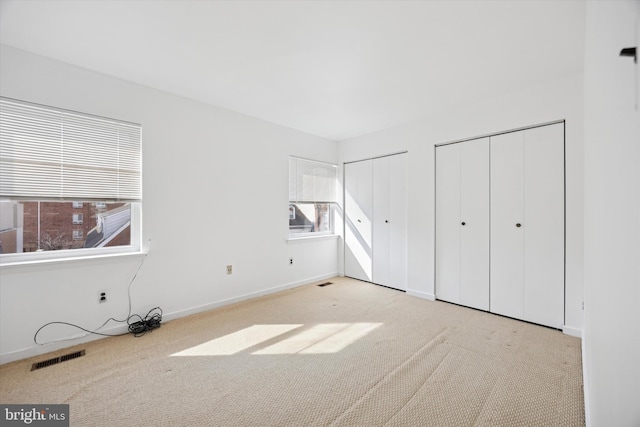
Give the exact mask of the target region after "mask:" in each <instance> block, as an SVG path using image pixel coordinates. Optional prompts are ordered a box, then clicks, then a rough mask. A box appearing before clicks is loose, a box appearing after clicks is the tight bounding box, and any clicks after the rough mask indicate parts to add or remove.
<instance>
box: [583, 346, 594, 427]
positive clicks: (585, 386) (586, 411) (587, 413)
mask: <svg viewBox="0 0 640 427" xmlns="http://www.w3.org/2000/svg"><path fill="white" fill-rule="evenodd" d="M586 359H587V351H586V349H585V340H584V339H583V340H582V392H583V394H584V419H585V425H586V427H590V426H591V425H592V424H591V409H590V406H589V381H588V380H587V360H586Z"/></svg>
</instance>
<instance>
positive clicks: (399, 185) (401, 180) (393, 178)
mask: <svg viewBox="0 0 640 427" xmlns="http://www.w3.org/2000/svg"><path fill="white" fill-rule="evenodd" d="M386 159H387V164H388V169H389V204H388V208H387V209H388V215H389V217H388V221H389V222H385V223H384V225H385V226H386V227H387V228H388V233H389V246H388V253H389V255H388V265H389V266H388V269H387V271H388V274H389V276H388V278H387V283H381V284H383V285H385V286H390V287H392V288H395V289H400V290H403V291H405V290H407V225H408V223H407V184H408V183H407V155H406V154H397V155H394V156H389V157H386ZM377 247H378V246H377V245H375V248H376V249H377ZM374 253H375V250H374ZM374 280H375V271H374Z"/></svg>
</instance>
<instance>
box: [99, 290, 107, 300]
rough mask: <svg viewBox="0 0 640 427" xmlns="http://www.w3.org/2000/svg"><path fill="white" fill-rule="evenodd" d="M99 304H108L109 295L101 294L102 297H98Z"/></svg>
mask: <svg viewBox="0 0 640 427" xmlns="http://www.w3.org/2000/svg"><path fill="white" fill-rule="evenodd" d="M98 302H100V303H102V302H107V293H106V292H100V296H99V297H98Z"/></svg>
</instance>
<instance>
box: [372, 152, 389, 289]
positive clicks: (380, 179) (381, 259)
mask: <svg viewBox="0 0 640 427" xmlns="http://www.w3.org/2000/svg"><path fill="white" fill-rule="evenodd" d="M389 176H390V165H389V157H382V158H379V159H374V160H373V281H374V282H375V283H377V284H379V285H384V286H391V285H390V282H391V275H390V268H389V255H390V253H391V248H390V243H391V231H390V227H389V213H390V209H389V200H390V199H389V198H390V195H391V185H390V181H389Z"/></svg>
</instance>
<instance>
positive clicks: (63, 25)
mask: <svg viewBox="0 0 640 427" xmlns="http://www.w3.org/2000/svg"><path fill="white" fill-rule="evenodd" d="M584 17H585V5H584V2H583V1H580V0H567V1H561V0H555V1H551V0H539V1H524V0H520V1H507V0H504V1H483V0H478V1H462V0H457V1H302V0H301V1H178V0H174V1H142V0H137V1H113V0H112V1H99V0H93V1H80V0H78V1H62V0H55V1H51V0H48V1H40V0H31V1H16V0H0V42H1V43H2V44H6V45H9V46H13V47H16V48H19V49H23V50H27V51H31V52H34V53H37V54H40V55H43V56H47V57H51V58H55V59H58V60H61V61H64V62H68V63H71V64H74V65H77V66H81V67H85V68H88V69H91V70H95V71H98V72H101V73H104V74H108V75H112V76H116V77H119V78H122V79H125V80H129V81H132V82H136V83H139V84H143V85H146V86H150V87H154V88H157V89H161V90H165V91H168V92H171V93H175V94H179V95H183V96H186V97H188V98H192V99H195V100H198V101H202V102H205V103H208V104H212V105H216V106H219V107H223V108H227V109H230V110H234V111H238V112H240V113H244V114H247V115H249V116H254V117H257V118H260V119H263V120H267V121H270V122H274V123H277V124H280V125H283V126H287V127H291V128H294V129H298V130H301V131H304V132H307V133H310V134H314V135H319V136H322V137H325V138H329V139H332V140H342V139H346V138H351V137H355V136H359V135H363V134H366V133H370V132H374V131H377V130H380V129H384V128H388V127H391V126H394V125H398V124H401V123H404V122H408V121H412V120H416V119H418V118H421V117H425V116H427V115H429V114H430V113H432V112H434V111H436V110H437V109H440V108H443V107H450V106H453V105H456V104H458V103H461V102H465V101H467V100H475V99H480V98H483V97H487V96H492V95H496V94H500V93H503V92H507V91H511V90H517V89H519V88H523V87H526V86H530V85H532V84H536V83H538V82H542V81H545V80H549V79H553V78H557V77H561V76H564V75H567V74H571V73H576V72H580V71H581V70H582V67H583V56H584V55H583V53H584V52H583V50H584Z"/></svg>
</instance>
